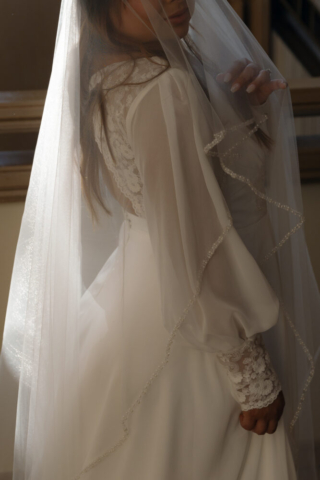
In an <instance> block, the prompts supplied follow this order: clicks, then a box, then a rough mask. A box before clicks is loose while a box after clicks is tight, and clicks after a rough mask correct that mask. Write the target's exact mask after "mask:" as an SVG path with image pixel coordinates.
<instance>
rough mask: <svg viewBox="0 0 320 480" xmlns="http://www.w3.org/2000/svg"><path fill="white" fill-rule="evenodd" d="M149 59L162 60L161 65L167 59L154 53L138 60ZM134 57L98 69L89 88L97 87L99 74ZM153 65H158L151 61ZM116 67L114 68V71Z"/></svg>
mask: <svg viewBox="0 0 320 480" xmlns="http://www.w3.org/2000/svg"><path fill="white" fill-rule="evenodd" d="M149 59H157V60H159V61H160V63H159V64H158V65H159V66H164V65H165V63H161V62H164V61H165V60H164V59H163V58H162V57H159V56H158V55H153V56H152V57H139V58H137V59H136V60H137V61H139V60H147V61H148V60H149ZM132 60H133V59H129V60H121V61H120V62H114V63H110V64H109V65H107V66H106V67H103V68H101V69H100V70H98V71H97V72H96V73H94V74H93V75H92V77H91V79H90V82H89V90H92V89H93V88H95V86H96V85H97V84H98V83H99V76H100V75H101V74H102V73H103V72H105V71H106V70H108V69H109V68H110V67H113V66H115V65H116V66H118V65H121V64H125V63H128V62H131V61H132ZM150 63H151V64H152V65H155V66H157V64H155V63H153V62H150ZM113 70H114V69H112V71H113Z"/></svg>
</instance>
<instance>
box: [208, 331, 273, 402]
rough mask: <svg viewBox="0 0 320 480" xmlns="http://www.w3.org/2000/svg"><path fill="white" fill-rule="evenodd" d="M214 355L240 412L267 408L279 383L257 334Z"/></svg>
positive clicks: (260, 338)
mask: <svg viewBox="0 0 320 480" xmlns="http://www.w3.org/2000/svg"><path fill="white" fill-rule="evenodd" d="M217 357H218V359H219V361H220V363H222V365H223V366H224V367H225V368H226V369H227V373H228V377H229V379H230V380H231V382H232V384H233V386H234V391H235V395H236V400H237V401H238V403H239V404H240V405H241V408H242V410H243V411H246V410H251V409H252V408H263V407H266V406H268V405H270V404H271V403H272V402H273V401H274V400H275V399H276V398H277V396H278V394H279V392H280V390H281V385H280V382H279V379H278V376H277V374H276V372H275V371H274V369H273V367H272V364H271V360H270V357H269V354H268V352H267V350H266V349H265V347H264V344H263V341H262V337H261V335H260V334H257V335H254V336H253V337H251V338H249V339H247V340H246V341H245V342H244V344H243V345H241V346H240V347H239V348H237V349H233V350H232V352H230V353H229V352H227V353H225V352H220V353H218V354H217Z"/></svg>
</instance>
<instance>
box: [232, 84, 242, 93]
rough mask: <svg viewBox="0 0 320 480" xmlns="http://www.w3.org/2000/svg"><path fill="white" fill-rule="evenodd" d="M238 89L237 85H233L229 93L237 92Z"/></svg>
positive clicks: (238, 85)
mask: <svg viewBox="0 0 320 480" xmlns="http://www.w3.org/2000/svg"><path fill="white" fill-rule="evenodd" d="M239 88H240V84H239V83H235V84H234V85H233V86H232V87H231V92H232V93H234V92H236V91H238V90H239Z"/></svg>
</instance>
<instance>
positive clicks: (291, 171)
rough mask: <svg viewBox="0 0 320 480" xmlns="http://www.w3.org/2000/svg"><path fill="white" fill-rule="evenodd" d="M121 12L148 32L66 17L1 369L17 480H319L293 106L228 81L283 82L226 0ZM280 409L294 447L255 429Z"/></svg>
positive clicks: (80, 5)
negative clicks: (251, 75) (254, 414)
mask: <svg viewBox="0 0 320 480" xmlns="http://www.w3.org/2000/svg"><path fill="white" fill-rule="evenodd" d="M115 3H116V4H117V5H118V3H119V5H118V6H119V8H120V7H121V8H120V9H121V10H123V11H124V12H125V14H126V15H127V14H128V12H130V11H132V10H133V12H132V13H133V14H134V16H135V19H133V17H132V18H131V21H130V22H129V24H128V23H127V24H126V25H127V29H128V30H127V31H126V35H124V36H123V35H122V34H121V32H120V31H116V32H115V28H114V25H113V24H112V22H113V20H112V18H111V17H112V16H111V13H112V12H111V11H109V10H108V9H109V8H111V7H112V5H113V2H104V1H101V0H62V2H61V14H60V19H59V26H58V32H57V40H56V46H55V55H54V61H53V68H52V75H51V79H50V85H49V88H48V93H47V97H46V102H45V108H44V113H43V118H42V122H41V129H40V132H39V138H38V142H37V148H36V152H35V156H34V161H33V166H32V173H31V179H30V185H29V189H28V195H27V199H26V204H25V210H24V215H23V219H22V224H21V231H20V235H19V241H18V245H17V250H16V256H15V263H14V269H13V274H12V281H11V287H10V295H9V301H8V308H7V315H6V321H5V330H4V338H3V346H2V351H1V357H0V478H1V476H3V477H4V478H5V479H6V480H7V478H9V479H10V480H11V478H12V480H82V479H84V480H89V479H90V480H106V479H108V480H109V479H110V480H111V479H112V480H209V479H210V480H211V479H212V480H286V479H287V480H296V479H298V480H317V474H316V466H315V465H316V464H315V448H314V447H315V435H314V432H313V425H314V418H315V415H314V413H313V410H312V405H317V404H318V403H319V401H320V400H319V398H320V396H319V394H320V392H319V388H317V385H316V384H315V382H312V380H313V378H314V375H315V365H316V362H317V359H318V357H319V351H320V350H319V348H320V347H319V345H320V323H319V322H318V321H317V318H318V316H319V311H320V295H319V291H318V287H317V283H316V280H315V277H314V274H313V271H312V266H311V262H310V258H309V255H308V250H307V246H306V241H305V237H304V230H303V223H304V217H303V206H302V198H301V186H300V176H299V165H298V152H297V146H296V139H295V130H294V119H293V114H292V104H291V99H290V93H289V91H288V89H287V90H284V89H276V90H275V91H273V92H272V93H271V94H270V95H269V96H268V97H267V100H266V101H265V103H263V104H261V101H258V102H254V101H253V100H254V98H255V93H253V94H248V93H247V92H246V91H245V89H244V88H242V89H240V90H238V91H237V92H232V91H231V89H230V87H231V84H230V83H231V82H230V83H229V84H228V82H223V81H220V80H221V79H220V80H218V79H219V75H220V74H223V76H224V75H226V72H230V71H233V69H234V68H235V67H237V68H238V67H239V65H240V66H241V68H243V67H245V65H248V62H251V63H252V64H253V65H254V68H255V69H257V70H259V71H261V72H262V73H263V75H265V76H266V73H267V72H269V73H268V82H267V84H270V82H272V81H273V80H272V79H273V78H277V79H281V78H282V76H281V74H280V72H279V71H278V70H277V68H276V66H275V65H274V64H273V62H272V61H271V59H270V58H269V57H268V56H267V54H266V53H265V52H264V51H263V49H262V48H261V46H260V45H259V44H258V42H257V41H256V40H255V39H254V37H253V35H252V34H251V32H250V31H249V30H248V29H247V27H246V26H245V25H244V24H243V22H242V21H241V20H240V19H239V17H238V16H237V15H236V13H235V12H234V11H233V9H232V8H231V6H230V5H229V3H228V1H227V0H186V1H183V2H182V1H181V2H180V0H179V4H178V3H176V4H175V3H168V2H164V1H162V0H161V1H158V0H139V5H140V4H141V5H140V7H141V10H139V8H140V7H139V8H138V9H135V8H134V7H136V5H135V2H131V0H130V1H129V2H128V1H127V0H122V1H121V2H115ZM169 6H170V8H169ZM173 7H174V8H175V9H176V10H174V9H173ZM182 7H183V8H185V9H186V10H187V9H188V10H189V17H190V22H189V23H186V22H185V25H186V28H185V30H184V31H183V32H182V30H181V29H180V27H179V26H177V24H176V22H175V21H172V22H171V21H170V17H171V16H172V13H174V12H177V11H178V8H179V9H180V8H182ZM186 14H187V12H185V13H184V15H185V18H187V17H186ZM168 15H170V17H169V16H168ZM171 20H172V19H171ZM134 25H135V27H136V28H135V31H134V32H133V33H132V30H131V29H132V26H134ZM116 30H117V29H116ZM130 32H131V33H130ZM137 32H138V33H139V35H138V37H139V38H138V39H139V41H138V43H137V37H136V34H137ZM141 32H144V33H143V35H142V34H141ZM150 32H151V33H150ZM179 32H180V33H179ZM178 33H179V35H178ZM128 35H129V37H128ZM139 42H140V43H139ZM270 72H271V73H270ZM256 100H257V99H256ZM257 103H258V104H259V105H256V104H257ZM254 105H256V106H254ZM280 390H282V391H283V394H284V397H285V400H286V405H285V409H284V413H283V417H281V419H280V422H279V424H278V428H277V431H276V432H275V433H274V434H272V435H269V434H265V435H261V436H259V435H256V434H255V433H253V432H250V431H247V430H245V429H243V428H242V427H241V425H240V421H239V415H240V412H241V411H248V410H251V409H253V408H262V407H265V406H268V405H270V404H272V403H273V402H274V400H275V399H276V398H277V396H278V394H279V392H280ZM312 402H313V403H312ZM1 480H2V478H1Z"/></svg>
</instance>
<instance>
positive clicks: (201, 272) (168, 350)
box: [73, 216, 233, 480]
mask: <svg viewBox="0 0 320 480" xmlns="http://www.w3.org/2000/svg"><path fill="white" fill-rule="evenodd" d="M232 225H233V223H232V218H231V216H229V221H228V223H227V225H226V227H225V229H224V230H223V232H222V233H221V235H220V236H219V237H218V238H217V240H216V241H215V242H214V243H213V245H212V246H211V248H210V250H209V251H208V253H207V256H206V258H205V259H204V260H203V261H202V262H201V265H200V268H199V272H198V277H197V286H196V289H195V292H194V294H193V296H192V297H191V299H190V300H189V302H188V304H187V305H186V307H185V308H184V310H183V312H182V314H181V316H180V318H179V319H178V321H177V322H176V324H175V327H174V328H173V330H172V332H171V334H170V337H169V340H168V343H167V346H166V350H165V356H164V358H163V360H162V362H161V363H160V364H159V365H158V367H157V368H156V370H155V371H154V373H153V374H152V375H151V377H150V378H149V380H148V381H147V383H146V384H145V386H144V388H143V389H142V391H141V392H140V394H139V396H138V397H137V399H136V400H135V401H134V402H133V404H132V405H131V407H130V408H129V409H128V410H127V412H126V413H125V414H124V416H123V417H122V428H123V432H124V433H123V436H122V437H121V438H120V440H119V441H118V442H117V443H116V444H115V445H114V446H113V447H111V448H110V449H109V450H107V451H106V452H105V453H104V454H102V455H101V456H100V457H98V458H96V460H94V461H93V462H92V463H90V464H89V465H88V466H87V467H85V468H84V469H83V470H82V471H81V472H80V473H79V474H78V475H77V476H76V477H74V479H73V480H79V479H80V478H81V476H82V475H83V474H85V473H88V472H89V471H90V470H92V469H93V468H94V467H96V466H97V465H98V464H99V463H101V462H102V461H103V460H104V459H106V458H107V457H109V456H110V455H111V454H112V453H114V452H115V451H116V450H118V449H119V448H120V447H121V446H122V445H123V444H124V443H125V441H126V440H127V438H128V437H129V434H130V430H129V426H128V422H129V419H130V417H131V416H132V414H133V413H134V411H135V410H136V408H137V407H138V405H140V403H141V402H142V400H143V398H144V397H145V395H146V394H147V393H148V391H149V389H150V387H151V385H152V384H153V382H154V381H155V380H156V378H157V377H158V376H159V375H160V373H161V372H162V371H163V369H164V368H165V366H166V365H167V363H168V362H169V359H170V355H171V350H172V346H173V342H174V339H175V337H176V335H177V333H178V330H179V328H180V327H181V325H182V324H183V322H184V320H185V319H186V316H187V315H188V313H189V311H190V309H191V307H192V306H193V304H194V302H195V301H196V299H197V297H198V296H199V294H200V291H201V283H202V278H203V275H204V271H205V268H206V266H207V265H208V263H209V260H210V259H211V257H212V256H213V254H214V252H215V251H216V249H217V248H218V246H219V245H220V244H221V243H222V241H223V240H224V238H225V236H226V235H227V233H228V232H229V230H230V228H231V227H232Z"/></svg>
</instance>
